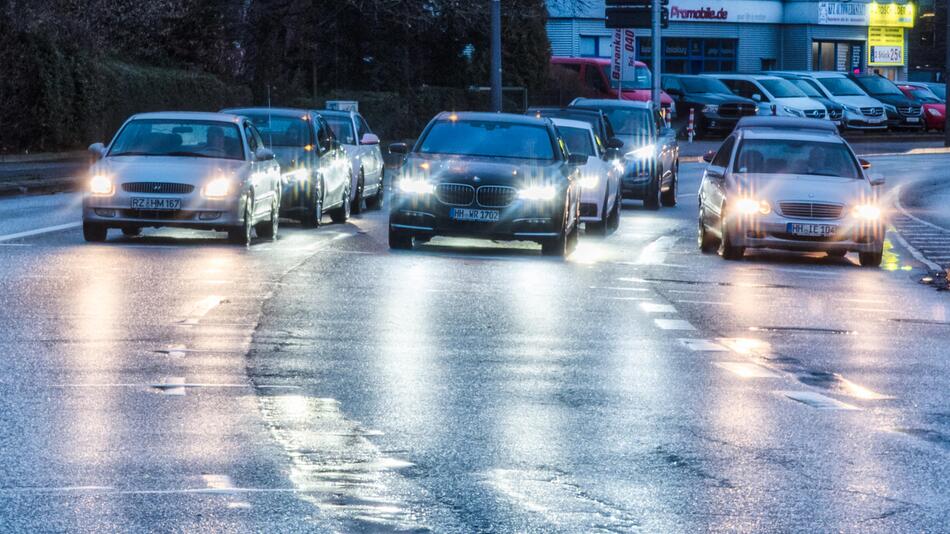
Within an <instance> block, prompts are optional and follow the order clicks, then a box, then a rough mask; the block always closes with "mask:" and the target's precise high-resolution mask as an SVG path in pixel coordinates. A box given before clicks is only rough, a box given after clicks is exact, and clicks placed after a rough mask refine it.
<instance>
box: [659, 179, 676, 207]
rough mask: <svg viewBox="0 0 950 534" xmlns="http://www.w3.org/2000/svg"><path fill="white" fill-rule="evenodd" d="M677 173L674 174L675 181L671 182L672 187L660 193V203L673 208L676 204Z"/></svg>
mask: <svg viewBox="0 0 950 534" xmlns="http://www.w3.org/2000/svg"><path fill="white" fill-rule="evenodd" d="M677 178H678V177H677V176H676V174H674V175H673V181H672V183H671V184H670V188H669V189H667V190H666V191H663V192H662V193H660V204H663V207H664V208H672V207H673V206H676V185H677V184H676V181H677Z"/></svg>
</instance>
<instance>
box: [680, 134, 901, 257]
mask: <svg viewBox="0 0 950 534" xmlns="http://www.w3.org/2000/svg"><path fill="white" fill-rule="evenodd" d="M703 159H705V160H706V161H707V162H708V163H709V166H708V167H706V171H705V172H704V173H703V179H702V183H701V185H700V190H699V232H698V233H699V248H700V249H701V250H702V251H703V252H712V251H714V250H716V247H717V245H718V250H719V254H720V255H721V256H722V257H723V258H724V259H727V260H738V259H741V258H742V256H743V254H744V253H745V250H746V249H747V248H772V249H781V250H800V251H824V252H826V253H827V254H828V255H829V256H836V257H843V256H845V255H846V254H847V253H848V252H857V253H858V255H859V257H860V260H861V265H862V266H866V267H876V266H879V265H880V264H881V259H882V256H883V251H884V230H885V227H886V224H885V219H884V216H883V210H882V207H881V205H880V203H879V195H878V190H877V187H878V186H880V185H883V183H884V180H883V179H870V178H869V177H868V176H867V175H866V174H865V172H864V170H865V169H867V168H869V167H870V164H869V163H867V162H866V161H863V160H859V159H858V158H857V157H855V155H854V152H853V151H852V150H851V147H850V146H848V143H847V142H845V140H844V139H842V138H841V137H840V136H839V135H838V131H837V128H836V127H835V126H834V125H833V124H830V123H829V122H827V121H817V120H811V119H789V118H783V117H746V118H743V119H742V120H740V121H739V124H738V126H736V129H735V130H734V131H733V133H732V135H730V136H729V137H727V138H726V140H725V141H724V142H723V143H722V145H721V146H720V147H719V151H718V152H716V153H712V152H709V153H707V154H706V155H705V156H704V157H703Z"/></svg>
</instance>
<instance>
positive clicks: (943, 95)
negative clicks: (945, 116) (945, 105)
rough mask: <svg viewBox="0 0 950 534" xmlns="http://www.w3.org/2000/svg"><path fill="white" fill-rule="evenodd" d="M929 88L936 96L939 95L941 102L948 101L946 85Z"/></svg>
mask: <svg viewBox="0 0 950 534" xmlns="http://www.w3.org/2000/svg"><path fill="white" fill-rule="evenodd" d="M928 87H930V90H931V91H933V93H934V94H935V95H937V97H938V98H939V99H940V100H946V99H947V86H946V85H930V86H928Z"/></svg>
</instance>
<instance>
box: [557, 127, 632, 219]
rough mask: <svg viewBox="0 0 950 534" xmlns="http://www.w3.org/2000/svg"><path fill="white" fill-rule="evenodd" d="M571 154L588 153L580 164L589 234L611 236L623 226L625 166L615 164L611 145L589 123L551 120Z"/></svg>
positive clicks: (582, 197) (582, 209) (582, 211)
mask: <svg viewBox="0 0 950 534" xmlns="http://www.w3.org/2000/svg"><path fill="white" fill-rule="evenodd" d="M551 121H552V122H553V123H554V126H555V128H557V131H558V134H559V135H560V136H561V139H563V140H564V143H565V144H566V145H567V150H568V152H569V153H570V154H581V155H584V156H587V163H586V164H585V165H583V166H581V167H580V184H581V207H580V214H581V222H583V223H584V230H585V231H586V232H587V233H589V234H596V235H607V234H608V233H609V232H613V231H615V230H617V228H619V227H620V204H621V202H622V201H623V199H622V196H621V191H620V172H621V169H622V167H621V166H620V165H615V161H614V160H611V159H610V157H609V156H608V154H607V147H605V146H604V144H603V143H602V142H601V141H600V139H598V138H597V135H596V134H595V133H594V129H593V128H592V127H591V125H590V124H589V123H587V122H582V121H576V120H569V119H557V118H555V119H551Z"/></svg>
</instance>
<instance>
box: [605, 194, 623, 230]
mask: <svg viewBox="0 0 950 534" xmlns="http://www.w3.org/2000/svg"><path fill="white" fill-rule="evenodd" d="M620 204H621V200H620V192H619V191H618V192H617V199H616V200H615V201H614V209H613V210H611V212H610V217H608V218H607V229H608V230H609V231H610V233H614V232H616V231H617V230H619V229H620Z"/></svg>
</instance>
